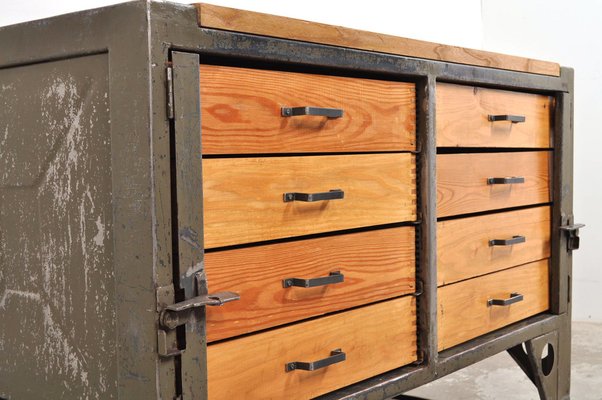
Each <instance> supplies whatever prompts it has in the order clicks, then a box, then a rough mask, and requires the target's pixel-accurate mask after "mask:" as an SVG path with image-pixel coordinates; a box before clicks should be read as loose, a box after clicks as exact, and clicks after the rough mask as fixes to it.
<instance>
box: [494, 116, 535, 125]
mask: <svg viewBox="0 0 602 400" xmlns="http://www.w3.org/2000/svg"><path fill="white" fill-rule="evenodd" d="M487 119H488V120H489V121H492V122H495V121H510V122H512V123H513V124H516V123H518V122H525V120H526V119H527V118H526V117H525V116H524V115H507V114H506V115H491V114H490V115H488V116H487Z"/></svg>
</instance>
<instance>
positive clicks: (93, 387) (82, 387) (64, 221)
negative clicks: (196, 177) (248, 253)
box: [0, 54, 117, 399]
mask: <svg viewBox="0 0 602 400" xmlns="http://www.w3.org/2000/svg"><path fill="white" fill-rule="evenodd" d="M108 87H109V85H108V57H107V54H97V55H92V56H85V57H78V58H71V59H66V60H61V61H54V62H47V63H40V64H32V65H26V66H19V67H13V68H5V69H0V320H2V321H3V322H2V324H0V355H1V356H0V397H7V398H10V399H33V398H35V399H99V398H102V399H114V398H116V397H117V366H116V352H115V345H116V343H115V338H116V331H115V322H114V321H115V282H114V267H113V264H114V262H113V253H114V247H113V218H112V186H111V173H112V171H111V136H110V121H109V104H108V102H109V89H108Z"/></svg>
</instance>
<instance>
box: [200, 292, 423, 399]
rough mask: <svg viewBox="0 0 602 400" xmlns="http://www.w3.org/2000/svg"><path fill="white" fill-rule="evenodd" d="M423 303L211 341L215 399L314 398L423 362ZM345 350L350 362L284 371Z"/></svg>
mask: <svg viewBox="0 0 602 400" xmlns="http://www.w3.org/2000/svg"><path fill="white" fill-rule="evenodd" d="M415 310H416V305H415V299H414V298H413V297H403V298H400V299H396V300H390V301H387V302H383V303H378V304H375V305H371V306H366V307H362V308H358V309H354V310H351V311H348V312H343V313H339V314H335V315H330V316H327V317H323V318H318V319H315V320H312V321H308V322H302V323H299V324H295V325H291V326H287V327H284V328H280V329H275V330H272V331H268V332H264V333H259V334H256V335H250V336H246V337H243V338H240V339H234V340H231V341H225V342H220V343H216V344H213V345H209V346H208V349H207V358H208V362H207V373H208V382H209V398H210V399H215V400H221V399H246V400H252V399H262V400H263V399H289V400H295V399H303V400H305V399H309V398H313V397H315V396H318V395H320V394H323V393H326V392H329V391H332V390H334V389H337V388H340V387H343V386H346V385H349V384H351V383H354V382H357V381H360V380H362V379H366V378H368V377H370V376H374V375H378V374H380V373H383V372H385V371H388V370H391V369H394V368H397V367H400V366H402V365H405V364H408V363H410V362H412V361H414V360H416V311H415ZM335 349H341V350H342V351H343V352H345V353H346V355H347V359H346V360H345V361H343V362H341V363H337V364H333V365H330V366H328V367H326V368H322V369H319V370H316V371H301V370H294V371H291V372H285V368H284V366H285V364H286V363H289V362H293V361H305V362H308V361H316V360H320V359H323V358H326V357H328V356H329V355H330V352H331V351H332V350H335Z"/></svg>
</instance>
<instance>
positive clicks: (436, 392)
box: [406, 322, 602, 400]
mask: <svg viewBox="0 0 602 400" xmlns="http://www.w3.org/2000/svg"><path fill="white" fill-rule="evenodd" d="M572 343H573V354H572V367H571V399H574V400H602V323H591V322H573V342H572ZM406 394H407V395H411V396H416V397H419V398H424V399H429V400H456V399H458V400H468V399H479V400H499V399H512V400H539V396H538V395H537V389H535V386H533V384H532V383H531V381H529V379H528V378H527V377H526V376H525V375H524V374H523V372H522V371H521V370H520V369H519V367H518V366H517V365H516V364H515V362H514V361H513V360H512V359H511V358H510V356H509V355H508V354H507V353H506V352H503V353H500V354H497V355H496V356H494V357H491V358H488V359H486V360H483V361H481V362H480V363H477V364H474V365H471V366H470V367H467V368H464V369H462V370H460V371H457V372H455V373H453V374H450V375H448V376H446V377H444V378H441V379H439V380H437V381H435V382H432V383H430V384H428V385H425V386H422V387H420V388H418V389H415V390H412V391H410V392H407V393H406Z"/></svg>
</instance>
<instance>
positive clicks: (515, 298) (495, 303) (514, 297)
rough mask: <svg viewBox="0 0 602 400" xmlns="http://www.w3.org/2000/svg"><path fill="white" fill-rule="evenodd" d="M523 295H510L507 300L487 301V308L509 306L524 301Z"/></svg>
mask: <svg viewBox="0 0 602 400" xmlns="http://www.w3.org/2000/svg"><path fill="white" fill-rule="evenodd" d="M523 300H524V298H523V295H522V294H520V293H510V297H509V298H507V299H489V300H487V307H491V306H504V307H505V306H509V305H510V304H514V303H518V302H519V301H523Z"/></svg>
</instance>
